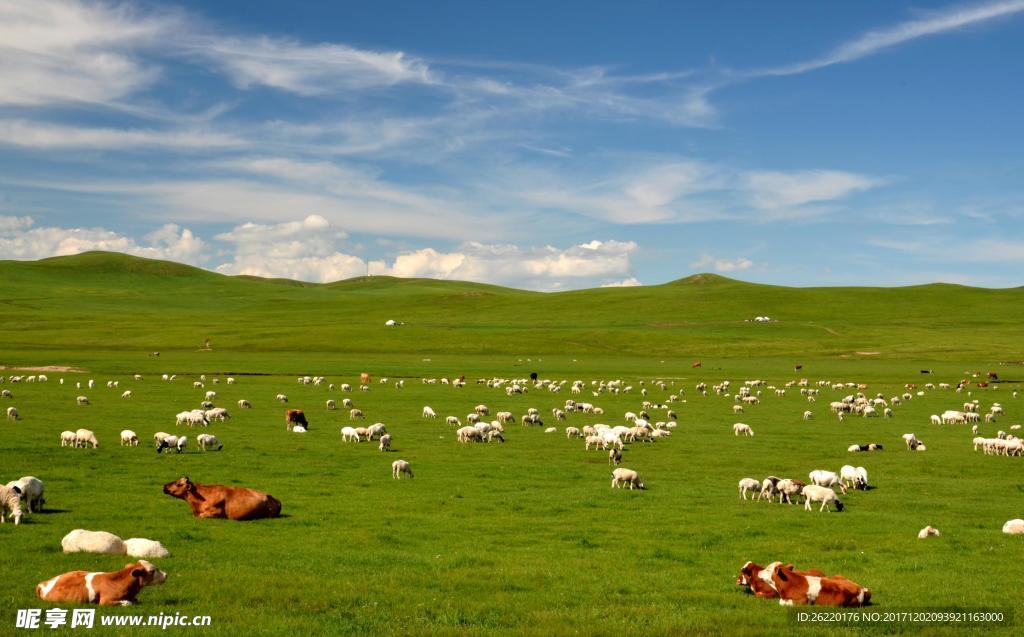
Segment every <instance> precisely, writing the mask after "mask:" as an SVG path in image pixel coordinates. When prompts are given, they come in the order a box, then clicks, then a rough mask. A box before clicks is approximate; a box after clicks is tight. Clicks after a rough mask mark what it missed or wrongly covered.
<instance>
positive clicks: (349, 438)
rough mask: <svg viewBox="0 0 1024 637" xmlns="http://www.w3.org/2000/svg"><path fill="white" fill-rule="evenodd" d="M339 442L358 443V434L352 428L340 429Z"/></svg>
mask: <svg viewBox="0 0 1024 637" xmlns="http://www.w3.org/2000/svg"><path fill="white" fill-rule="evenodd" d="M341 441H342V442H360V439H359V432H357V431H356V430H355V428H353V427H342V428H341Z"/></svg>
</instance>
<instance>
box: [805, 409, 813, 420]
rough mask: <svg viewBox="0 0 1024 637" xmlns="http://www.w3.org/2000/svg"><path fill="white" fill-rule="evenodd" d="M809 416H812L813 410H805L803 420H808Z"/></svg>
mask: <svg viewBox="0 0 1024 637" xmlns="http://www.w3.org/2000/svg"><path fill="white" fill-rule="evenodd" d="M811 418H814V412H813V411H805V412H804V420H810V419H811Z"/></svg>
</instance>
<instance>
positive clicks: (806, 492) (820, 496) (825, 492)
mask: <svg viewBox="0 0 1024 637" xmlns="http://www.w3.org/2000/svg"><path fill="white" fill-rule="evenodd" d="M801 493H802V494H803V496H804V497H805V498H806V500H805V501H804V509H806V510H808V511H810V510H811V502H821V508H820V509H818V511H819V512H821V511H824V510H825V509H827V508H828V505H829V504H834V505H835V507H836V511H837V512H839V511H842V510H843V503H842V502H840V500H839V498H837V497H836V492H835V491H833V490H832V489H829V488H828V487H822V486H818V485H816V484H809V485H807V486H806V487H804V488H803V490H802V491H801Z"/></svg>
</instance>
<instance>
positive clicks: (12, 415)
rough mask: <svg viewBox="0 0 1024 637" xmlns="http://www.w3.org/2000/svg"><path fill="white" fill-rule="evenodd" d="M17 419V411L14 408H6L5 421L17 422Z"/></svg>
mask: <svg viewBox="0 0 1024 637" xmlns="http://www.w3.org/2000/svg"><path fill="white" fill-rule="evenodd" d="M17 419H18V410H17V409H15V408H14V407H8V408H7V420H17Z"/></svg>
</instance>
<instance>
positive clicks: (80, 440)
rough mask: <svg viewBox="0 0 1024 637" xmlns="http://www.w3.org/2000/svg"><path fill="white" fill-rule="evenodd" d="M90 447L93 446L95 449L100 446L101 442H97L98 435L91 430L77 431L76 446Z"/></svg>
mask: <svg viewBox="0 0 1024 637" xmlns="http://www.w3.org/2000/svg"><path fill="white" fill-rule="evenodd" d="M89 445H92V448H93V449H96V448H97V447H99V446H100V443H99V441H97V440H96V434H95V433H93V432H92V431H90V430H89V429H78V430H77V431H75V446H76V447H88V446H89Z"/></svg>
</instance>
